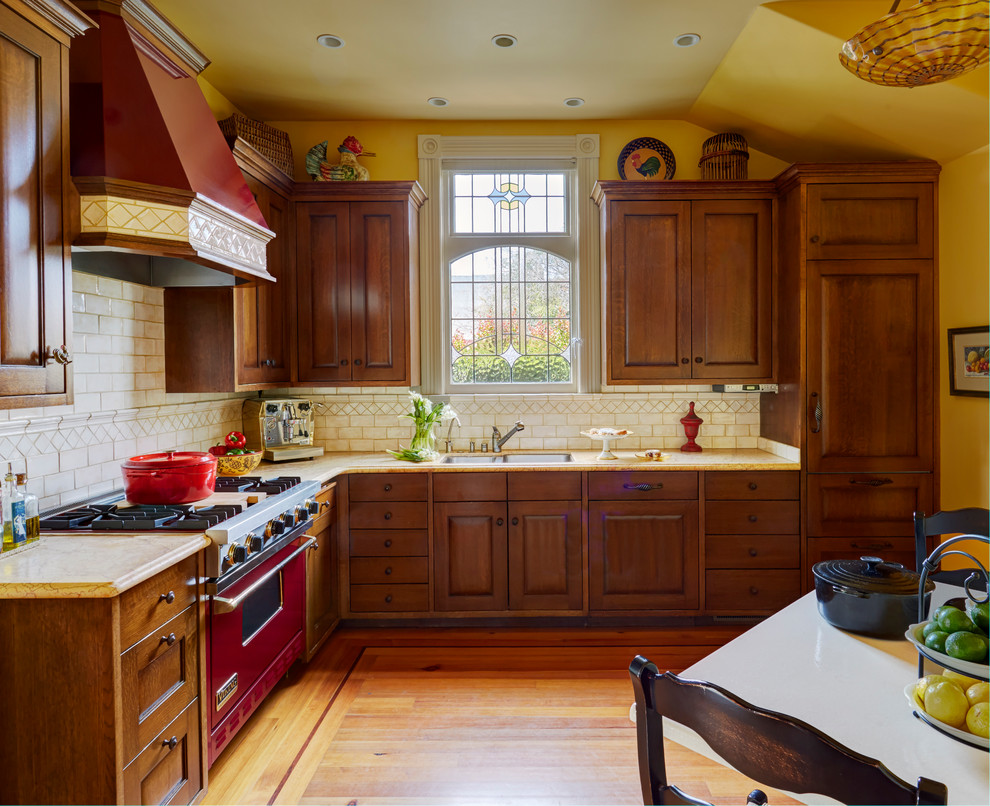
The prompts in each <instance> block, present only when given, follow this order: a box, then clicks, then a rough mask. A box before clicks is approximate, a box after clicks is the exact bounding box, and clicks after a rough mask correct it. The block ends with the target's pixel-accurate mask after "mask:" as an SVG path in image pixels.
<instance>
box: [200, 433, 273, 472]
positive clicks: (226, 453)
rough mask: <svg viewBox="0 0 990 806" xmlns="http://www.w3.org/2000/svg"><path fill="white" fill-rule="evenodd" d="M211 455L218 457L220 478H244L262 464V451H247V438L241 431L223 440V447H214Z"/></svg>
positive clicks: (228, 435)
mask: <svg viewBox="0 0 990 806" xmlns="http://www.w3.org/2000/svg"><path fill="white" fill-rule="evenodd" d="M210 453H212V454H213V455H214V456H216V457H217V475H218V476H244V475H247V474H248V473H250V472H251V471H252V470H254V469H255V468H256V467H258V465H260V464H261V457H262V455H263V452H262V451H251V450H248V449H247V437H245V436H244V434H242V433H241V432H240V431H231V432H230V433H229V434H227V436H225V437H224V438H223V444H222V445H214V446H213V447H212V448H210Z"/></svg>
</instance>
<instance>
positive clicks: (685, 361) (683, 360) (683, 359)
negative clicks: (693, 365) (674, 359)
mask: <svg viewBox="0 0 990 806" xmlns="http://www.w3.org/2000/svg"><path fill="white" fill-rule="evenodd" d="M681 363H682V364H688V363H690V362H689V361H688V359H686V358H682V359H681Z"/></svg>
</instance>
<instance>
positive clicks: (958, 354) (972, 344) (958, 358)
mask: <svg viewBox="0 0 990 806" xmlns="http://www.w3.org/2000/svg"><path fill="white" fill-rule="evenodd" d="M988 362H990V327H987V326H983V327H956V328H949V394H950V395H970V396H971V397H990V367H988Z"/></svg>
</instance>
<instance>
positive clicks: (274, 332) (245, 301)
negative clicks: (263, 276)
mask: <svg viewBox="0 0 990 806" xmlns="http://www.w3.org/2000/svg"><path fill="white" fill-rule="evenodd" d="M245 179H246V181H247V184H248V187H249V188H250V189H251V192H252V193H253V194H254V197H255V200H256V201H257V203H258V209H260V210H261V214H262V215H263V216H264V217H265V222H266V223H267V224H268V228H269V229H270V230H271V231H272V232H274V233H275V237H274V238H272V240H270V241H269V242H268V249H267V268H268V273H269V274H271V275H272V276H273V277H274V278H275V280H276V282H275V283H265V284H263V285H260V284H259V285H256V286H242V287H239V288H235V289H234V306H235V319H236V327H237V335H238V337H237V344H236V347H237V356H238V358H237V360H238V369H237V385H238V386H248V385H255V384H272V383H289V381H290V380H291V366H290V360H289V356H290V354H291V349H292V342H291V335H292V334H291V330H290V327H289V323H290V320H291V303H292V299H291V296H290V293H291V284H290V276H289V275H290V272H291V259H290V254H289V241H290V239H291V237H292V233H291V231H290V229H289V226H290V222H289V203H288V201H287V200H286V199H285V197H283V196H281V195H280V194H278V193H275V192H273V191H271V190H269V189H268V188H266V187H265V186H264V185H263V184H262V183H261V182H259V181H258V180H257V179H255V178H254V177H252V176H245Z"/></svg>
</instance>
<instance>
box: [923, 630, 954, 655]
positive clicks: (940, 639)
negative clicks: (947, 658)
mask: <svg viewBox="0 0 990 806" xmlns="http://www.w3.org/2000/svg"><path fill="white" fill-rule="evenodd" d="M948 637H949V633H947V632H942V630H932V632H930V633H928V635H926V636H925V646H926V647H928V648H929V649H934V650H935V651H936V652H945V639H946V638H948Z"/></svg>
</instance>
